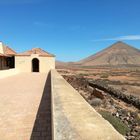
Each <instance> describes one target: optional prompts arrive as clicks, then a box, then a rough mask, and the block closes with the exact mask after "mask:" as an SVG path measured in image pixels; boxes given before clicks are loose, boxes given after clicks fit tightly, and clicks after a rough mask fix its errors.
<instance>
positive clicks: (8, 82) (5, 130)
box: [0, 73, 51, 140]
mask: <svg viewBox="0 0 140 140" xmlns="http://www.w3.org/2000/svg"><path fill="white" fill-rule="evenodd" d="M42 97H43V98H42ZM49 98H50V80H49V79H48V78H47V74H40V73H24V74H18V75H15V76H11V77H8V78H4V79H0V140H50V139H51V133H50V132H51V124H50V122H51V121H50V118H51V113H50V99H49ZM47 124H48V126H47Z"/></svg>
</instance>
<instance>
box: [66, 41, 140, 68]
mask: <svg viewBox="0 0 140 140" xmlns="http://www.w3.org/2000/svg"><path fill="white" fill-rule="evenodd" d="M65 64H66V63H65ZM66 65H69V66H70V64H68V63H67V64H66ZM72 65H77V66H79V67H80V66H81V67H85V66H117V65H125V66H127V65H140V50H139V49H136V48H134V47H132V46H130V45H128V44H126V43H123V42H121V41H119V42H117V43H115V44H113V45H111V46H109V47H108V48H106V49H104V50H102V51H100V52H98V53H96V54H94V55H91V56H89V57H87V58H85V59H83V60H80V61H78V62H74V63H72Z"/></svg>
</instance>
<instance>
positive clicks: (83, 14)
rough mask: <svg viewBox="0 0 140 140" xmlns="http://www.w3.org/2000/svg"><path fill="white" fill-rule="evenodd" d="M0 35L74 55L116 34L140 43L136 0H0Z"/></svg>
mask: <svg viewBox="0 0 140 140" xmlns="http://www.w3.org/2000/svg"><path fill="white" fill-rule="evenodd" d="M0 7H1V8H0V40H1V41H2V42H4V43H5V44H7V45H9V46H10V47H12V48H13V49H15V50H16V51H17V52H22V51H25V50H29V49H31V48H33V47H40V48H42V49H44V50H46V51H48V52H51V53H53V54H55V55H56V56H57V60H61V61H77V60H80V59H82V58H84V57H87V56H89V55H91V54H94V53H96V52H98V51H100V50H102V49H104V48H105V47H108V46H109V45H111V44H112V43H115V42H116V41H118V40H123V41H124V42H126V43H128V44H130V45H132V46H135V47H136V48H139V49H140V16H139V15H140V1H139V0H0Z"/></svg>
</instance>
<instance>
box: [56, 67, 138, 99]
mask: <svg viewBox="0 0 140 140" xmlns="http://www.w3.org/2000/svg"><path fill="white" fill-rule="evenodd" d="M58 71H59V72H60V73H61V74H63V75H81V76H83V77H85V78H87V79H94V80H102V81H104V82H106V83H107V84H108V85H109V86H111V87H113V88H116V89H119V90H121V91H123V92H124V93H125V94H132V95H134V96H137V97H140V67H136V68H108V67H107V68H90V69H89V68H86V69H69V70H68V69H63V70H62V69H61V70H58Z"/></svg>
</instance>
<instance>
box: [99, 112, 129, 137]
mask: <svg viewBox="0 0 140 140" xmlns="http://www.w3.org/2000/svg"><path fill="white" fill-rule="evenodd" d="M99 113H100V114H101V115H102V117H103V118H104V119H106V120H107V121H109V122H110V123H111V124H112V125H113V127H114V128H115V129H116V130H117V131H118V132H119V133H121V134H122V135H126V133H128V132H129V131H130V129H129V128H128V126H127V125H126V124H124V123H123V122H122V121H121V120H120V119H119V118H116V117H114V116H112V115H111V113H109V112H106V111H100V112H99Z"/></svg>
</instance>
